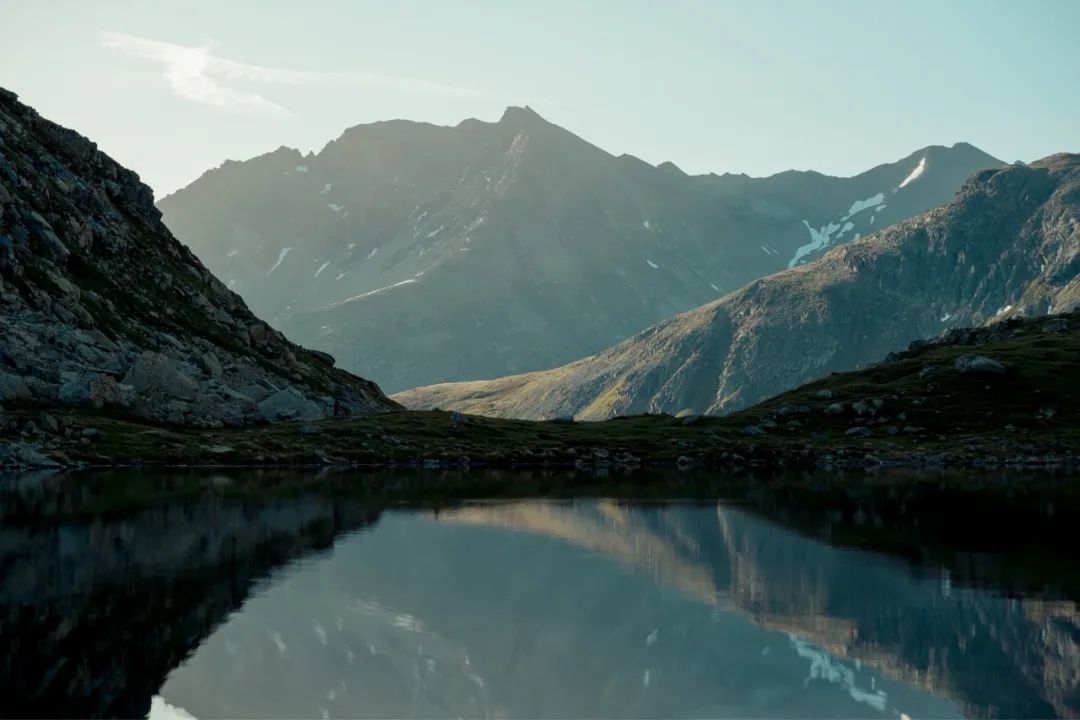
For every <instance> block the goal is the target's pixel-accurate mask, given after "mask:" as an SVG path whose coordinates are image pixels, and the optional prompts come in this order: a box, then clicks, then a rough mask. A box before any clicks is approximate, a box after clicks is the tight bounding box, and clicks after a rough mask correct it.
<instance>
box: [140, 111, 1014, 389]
mask: <svg viewBox="0 0 1080 720" xmlns="http://www.w3.org/2000/svg"><path fill="white" fill-rule="evenodd" d="M924 156H925V158H926V163H925V166H924V168H925V170H924V172H923V173H922V175H921V176H920V177H919V179H918V180H917V181H915V182H911V183H909V184H908V185H906V186H905V187H903V188H900V187H899V186H900V185H901V183H902V182H903V181H904V178H905V177H906V176H908V175H909V174H910V173H911V172H912V170H913V169H914V168H915V167H916V166H917V165H918V163H919V161H920V159H921V158H923V157H924ZM995 165H1000V162H999V161H998V160H996V159H994V158H992V157H990V156H989V155H986V154H984V153H981V152H979V151H976V150H974V149H971V150H966V149H965V150H950V149H948V148H927V149H925V150H920V151H918V152H917V153H914V154H913V155H911V156H909V157H908V158H905V159H903V160H901V161H899V162H897V163H892V164H889V165H883V166H880V167H878V168H874V169H873V170H870V171H868V172H866V173H863V174H861V175H858V176H856V177H854V178H834V177H828V176H824V175H820V174H818V173H805V172H791V173H785V174H783V175H780V176H774V177H772V178H747V177H745V176H742V177H735V176H724V177H715V176H696V177H695V176H688V175H686V174H685V173H683V172H682V171H681V170H679V169H678V168H677V167H675V166H674V165H673V164H671V163H665V164H663V165H661V166H660V167H654V166H652V165H650V164H649V163H646V162H644V161H642V160H640V159H638V158H635V157H633V156H630V155H626V156H621V157H614V156H612V155H611V154H609V153H607V152H605V151H603V150H601V149H600V148H598V147H596V146H594V145H592V144H590V143H588V142H586V141H585V140H583V139H581V138H579V137H577V136H576V135H574V134H573V133H571V132H569V131H567V130H565V129H563V128H561V127H559V126H557V125H553V124H551V123H549V122H547V121H546V120H544V119H543V118H542V117H541V116H540V115H538V114H537V113H536V112H535V111H534V110H532V109H531V108H529V107H509V108H507V109H506V111H505V112H504V113H503V115H502V117H501V119H500V120H499V121H498V122H494V123H492V122H481V121H476V120H469V121H465V122H462V123H460V124H459V125H457V126H455V127H441V126H436V125H431V124H427V123H415V122H408V121H401V120H399V121H391V122H380V123H372V124H366V125H358V126H356V127H352V128H350V129H349V130H347V131H345V132H344V133H343V134H342V135H341V136H340V137H338V138H337V139H335V140H333V141H331V142H329V143H328V144H327V145H326V147H325V148H323V149H322V150H321V151H320V152H318V153H315V154H314V155H311V156H303V155H301V154H299V153H296V152H289V151H286V150H278V151H276V152H274V153H271V154H269V155H264V156H261V157H259V158H255V159H253V160H249V161H246V162H243V163H229V164H228V165H227V166H223V167H221V168H219V169H217V170H213V171H210V172H209V173H207V174H205V175H204V176H203V177H201V178H200V179H199V180H197V181H196V182H195V183H192V184H191V185H190V186H188V187H186V188H184V189H182V190H180V191H178V192H176V193H174V194H173V195H170V196H168V197H166V198H164V199H163V200H161V201H160V203H159V207H160V208H161V210H162V212H163V213H164V220H165V222H166V223H167V224H168V225H169V227H170V228H171V229H172V230H173V231H174V232H175V233H176V234H177V236H178V237H180V238H182V239H183V241H184V242H185V243H187V244H188V245H189V246H190V247H191V248H192V250H194V251H195V252H196V254H198V255H199V256H200V257H201V258H202V259H203V260H204V261H205V262H206V263H207V264H208V265H209V267H211V268H212V269H213V270H214V271H215V272H216V273H217V274H218V275H219V276H220V277H221V278H222V280H223V281H224V282H225V283H226V285H228V287H230V288H231V289H232V290H234V291H236V292H238V293H240V294H241V295H242V296H243V297H244V298H245V299H246V300H247V301H248V302H249V303H251V305H252V307H253V308H255V309H256V310H257V311H258V312H259V313H261V314H262V315H264V316H265V317H268V318H270V319H271V323H272V324H273V325H274V326H275V327H277V328H279V329H281V330H283V331H284V332H285V333H286V334H287V335H288V336H289V337H292V338H295V339H296V340H298V341H299V342H301V343H303V344H305V345H308V346H311V347H317V348H320V349H322V350H326V351H327V352H330V353H331V354H333V355H334V356H335V357H337V358H338V359H339V361H340V363H341V365H342V367H345V368H348V369H350V370H353V371H356V372H358V373H361V374H363V375H364V376H366V377H375V378H378V379H379V382H380V383H381V384H383V385H384V386H385V387H387V388H389V389H393V390H400V389H404V388H407V387H412V386H416V385H420V384H428V383H432V382H439V381H448V380H465V379H475V378H483V377H494V376H499V375H506V374H511V373H517V372H523V371H528V370H538V369H542V368H545V367H552V366H556V365H559V364H561V363H565V362H568V361H570V360H573V359H575V358H578V357H582V356H585V355H589V354H592V353H595V352H599V351H601V350H603V349H604V348H605V347H608V346H610V345H612V344H614V343H616V342H618V341H619V340H622V339H624V338H626V337H629V336H630V335H633V334H634V333H636V332H639V331H641V330H643V329H645V328H646V327H648V326H649V325H652V324H654V323H657V322H660V321H662V320H664V319H666V318H669V317H671V316H672V315H675V314H677V313H679V312H683V311H686V310H689V309H690V308H693V307H696V306H698V305H701V304H703V303H706V302H709V301H710V300H714V299H716V298H718V297H720V296H721V295H723V294H724V293H727V292H730V291H732V290H735V289H737V288H739V287H740V286H742V285H744V284H745V283H747V282H749V281H751V280H753V279H755V278H758V277H762V276H764V275H768V274H769V273H772V272H776V271H778V270H782V269H784V268H787V267H788V266H789V265H792V264H795V265H798V264H802V263H805V262H807V261H809V260H811V259H813V258H814V257H817V256H818V255H820V254H821V253H822V252H824V251H826V250H827V249H829V248H831V247H833V246H835V245H837V244H841V243H845V242H849V241H851V240H855V239H857V238H859V237H860V236H865V235H867V234H869V233H871V232H873V231H875V230H878V229H880V228H882V227H886V226H888V225H890V224H892V223H895V222H898V221H900V220H903V219H906V218H908V217H910V216H911V215H914V214H916V213H918V212H921V211H923V210H926V209H928V208H931V207H935V206H938V205H940V204H942V203H944V202H946V201H948V200H949V199H950V198H951V197H952V196H953V194H954V193H955V192H956V191H957V189H959V187H960V185H961V183H962V182H963V181H964V179H965V178H966V177H967V176H969V175H970V174H971V173H972V172H973V171H975V170H978V169H980V168H983V167H990V166H995Z"/></svg>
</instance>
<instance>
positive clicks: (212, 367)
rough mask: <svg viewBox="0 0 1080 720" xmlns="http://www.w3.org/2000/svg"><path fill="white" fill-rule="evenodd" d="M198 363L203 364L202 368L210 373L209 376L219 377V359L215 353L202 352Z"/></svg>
mask: <svg viewBox="0 0 1080 720" xmlns="http://www.w3.org/2000/svg"><path fill="white" fill-rule="evenodd" d="M199 361H200V363H201V364H202V366H203V370H205V371H206V372H208V373H209V374H210V377H215V378H219V377H221V373H222V369H221V361H219V360H218V359H217V355H214V353H212V352H207V353H203V354H202V356H201V357H200V358H199Z"/></svg>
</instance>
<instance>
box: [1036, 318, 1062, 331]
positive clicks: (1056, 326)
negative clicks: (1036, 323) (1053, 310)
mask: <svg viewBox="0 0 1080 720" xmlns="http://www.w3.org/2000/svg"><path fill="white" fill-rule="evenodd" d="M1039 329H1040V330H1041V331H1042V332H1044V333H1059V332H1068V331H1069V323H1068V321H1066V320H1065V319H1064V318H1054V319H1053V320H1047V321H1046V322H1044V323H1043V324H1042V326H1041V327H1040V328H1039Z"/></svg>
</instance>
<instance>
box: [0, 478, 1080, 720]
mask: <svg viewBox="0 0 1080 720" xmlns="http://www.w3.org/2000/svg"><path fill="white" fill-rule="evenodd" d="M121 479H123V478H121ZM116 480H117V478H116V477H113V478H110V479H109V482H107V483H104V484H95V483H94V482H87V481H86V480H85V479H83V478H80V479H74V480H73V479H71V478H62V477H46V476H24V477H21V478H9V479H7V480H5V481H4V483H5V485H4V486H3V487H4V490H3V492H0V517H2V518H3V520H4V524H3V527H2V529H0V570H2V571H3V574H2V581H0V582H2V585H0V653H3V656H4V657H3V659H2V664H0V690H2V691H3V692H2V693H0V694H2V695H3V696H4V697H18V698H19V700H18V701H17V702H16V703H14V704H12V705H9V706H7V707H5V712H7V713H8V714H15V715H25V714H30V715H43V714H44V715H72V714H75V715H87V714H109V713H112V714H121V715H142V716H145V715H147V714H149V716H150V717H154V718H177V717H188V716H189V715H190V716H193V717H196V718H212V717H314V718H319V717H451V716H453V717H458V716H461V717H571V716H573V717H660V716H674V717H892V718H900V717H904V716H908V717H911V718H918V717H958V716H987V717H989V716H1039V717H1042V716H1053V715H1075V714H1077V713H1078V712H1080V695H1078V688H1080V618H1078V614H1077V605H1076V602H1075V601H1076V599H1077V598H1076V595H1075V592H1074V591H1075V588H1076V583H1075V576H1074V574H1073V573H1072V571H1071V567H1072V561H1071V558H1070V557H1069V556H1068V554H1067V553H1066V552H1065V551H1064V550H1063V549H1062V548H1056V547H1054V542H1055V541H1056V539H1057V533H1059V532H1061V530H1060V529H1059V528H1062V527H1064V528H1068V527H1069V514H1070V513H1071V512H1072V507H1073V505H1072V501H1071V500H1070V499H1069V497H1070V496H1068V495H1067V496H1066V497H1065V498H1064V499H1063V498H1062V497H1061V494H1060V493H1052V494H1050V495H1046V496H1045V497H1044V496H1043V494H1041V493H1042V492H1043V491H1042V490H1040V491H1039V492H1033V493H1027V494H1025V495H1024V496H1023V497H1021V498H1017V497H1016V496H1015V495H1013V494H1011V491H1009V492H1006V493H1002V492H995V491H993V490H990V491H985V490H984V491H980V492H978V493H976V492H973V491H967V490H964V491H962V492H961V491H956V490H954V489H943V488H942V487H940V486H938V485H936V484H934V483H930V484H926V483H922V484H918V485H915V486H910V487H903V488H901V489H897V488H896V487H886V486H878V485H870V486H860V487H855V488H853V487H851V486H850V485H848V484H844V485H837V486H833V485H832V484H824V485H823V484H822V483H820V482H818V481H814V482H811V483H798V484H795V485H792V484H790V483H788V484H784V485H782V486H775V487H773V486H771V485H761V484H755V485H752V486H751V487H749V488H743V490H741V491H740V492H737V493H729V494H728V495H729V496H728V497H726V498H724V499H722V500H718V499H709V500H702V499H700V498H698V499H695V500H693V501H687V500H678V501H673V502H658V501H655V500H650V501H634V500H627V499H619V500H614V499H602V498H576V499H572V500H553V499H517V500H502V501H488V502H467V503H462V502H453V503H449V502H446V503H443V504H442V505H441V506H440V507H409V506H408V505H404V506H403V505H401V504H397V503H395V504H393V505H389V506H388V504H387V503H386V502H378V501H377V500H375V499H373V498H372V497H370V496H363V497H358V496H357V494H356V493H344V494H342V493H326V492H317V491H314V490H312V489H310V488H309V487H305V489H302V490H297V491H289V492H277V493H258V494H255V495H253V494H252V493H248V492H240V493H234V492H230V491H229V488H230V487H231V486H232V483H231V482H230V479H229V478H228V477H223V476H206V477H204V478H197V480H198V484H199V485H201V487H202V488H203V489H202V490H200V491H199V492H195V493H191V492H185V493H175V492H174V493H171V494H169V495H168V496H167V497H166V498H165V499H162V498H161V497H158V498H157V499H155V500H151V501H147V500H145V499H143V500H140V501H138V502H136V501H134V500H133V499H132V498H131V497H128V496H127V495H125V493H124V492H119V493H118V491H117V485H116ZM190 480H191V478H190V477H188V478H187V481H190ZM146 481H147V476H141V477H140V480H139V482H146ZM154 482H155V483H157V482H158V481H156V480H155V481H154ZM350 482H353V481H350ZM188 484H190V483H188ZM178 486H179V485H178V484H177V483H176V482H174V481H172V480H164V479H163V480H161V481H160V483H158V487H159V492H158V493H156V494H157V495H160V488H171V489H173V490H175V489H176V488H177V487H178ZM120 487H123V488H127V487H129V485H128V484H126V481H125V484H122V485H121V486H120ZM957 513H963V514H964V515H965V517H963V519H956V520H955V521H952V522H950V521H949V518H950V516H951V517H954V518H955V517H958V515H957ZM1006 515H1011V516H1012V517H1013V518H1014V526H1013V527H1012V528H1011V529H1010V527H1007V526H1002V524H1001V523H1002V517H1005V516H1006ZM957 528H960V529H963V533H962V537H961V538H959V539H957V538H953V537H952V535H954V534H957V533H956V529H957ZM1024 536H1026V537H1024ZM1007 537H1011V539H1006V538H1007ZM866 548H873V549H866Z"/></svg>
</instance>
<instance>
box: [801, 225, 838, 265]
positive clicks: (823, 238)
mask: <svg viewBox="0 0 1080 720" xmlns="http://www.w3.org/2000/svg"><path fill="white" fill-rule="evenodd" d="M803 225H805V226H806V229H807V231H808V232H809V233H810V242H808V243H806V244H805V245H800V246H799V247H798V248H797V249H796V250H795V255H794V256H793V257H792V258H791V260H789V261H788V267H789V268H793V267H795V266H796V265H798V264H799V261H800V260H802V259H803V258H804V257H806V256H807V255H809V254H810V253H813V252H816V251H818V250H823V249H825V248H827V247H829V244H830V243H832V234H833V233H834V232H836V231H837V230H839V229H840V225H839V224H838V223H834V222H831V223H829V224H828V225H822V226H821V227H820V228H818V229H817V230H815V229H814V228H812V227H811V226H810V223H809V222H807V221H806V220H803Z"/></svg>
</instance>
